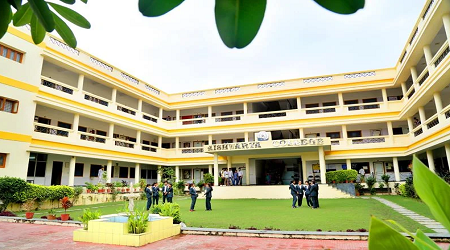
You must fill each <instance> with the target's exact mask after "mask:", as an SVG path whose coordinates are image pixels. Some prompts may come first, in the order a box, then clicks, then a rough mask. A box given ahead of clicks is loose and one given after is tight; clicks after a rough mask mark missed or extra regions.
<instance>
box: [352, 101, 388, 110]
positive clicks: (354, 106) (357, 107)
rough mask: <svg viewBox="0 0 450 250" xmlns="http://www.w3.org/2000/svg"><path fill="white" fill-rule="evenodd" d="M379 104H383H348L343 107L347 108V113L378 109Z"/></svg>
mask: <svg viewBox="0 0 450 250" xmlns="http://www.w3.org/2000/svg"><path fill="white" fill-rule="evenodd" d="M380 104H383V102H368V103H358V104H348V105H344V106H345V107H347V109H348V111H355V110H367V109H379V108H380Z"/></svg>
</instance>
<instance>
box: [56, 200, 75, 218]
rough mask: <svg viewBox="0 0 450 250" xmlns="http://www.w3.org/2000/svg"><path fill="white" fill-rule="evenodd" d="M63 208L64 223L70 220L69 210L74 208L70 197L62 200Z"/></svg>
mask: <svg viewBox="0 0 450 250" xmlns="http://www.w3.org/2000/svg"><path fill="white" fill-rule="evenodd" d="M59 201H60V202H61V206H62V207H63V208H64V213H63V214H61V220H62V221H68V220H69V214H68V213H67V209H68V208H70V207H72V205H73V204H72V202H71V201H70V200H69V197H67V196H65V197H64V198H62V199H61V200H59Z"/></svg>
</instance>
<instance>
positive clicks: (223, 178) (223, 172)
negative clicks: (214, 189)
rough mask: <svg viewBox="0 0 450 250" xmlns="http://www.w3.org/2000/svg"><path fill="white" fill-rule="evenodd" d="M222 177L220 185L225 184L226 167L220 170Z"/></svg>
mask: <svg viewBox="0 0 450 250" xmlns="http://www.w3.org/2000/svg"><path fill="white" fill-rule="evenodd" d="M220 177H221V178H222V179H221V180H220V185H222V186H223V185H225V169H224V168H222V171H220Z"/></svg>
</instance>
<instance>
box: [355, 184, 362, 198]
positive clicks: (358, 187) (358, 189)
mask: <svg viewBox="0 0 450 250" xmlns="http://www.w3.org/2000/svg"><path fill="white" fill-rule="evenodd" d="M362 189H363V185H361V183H355V190H356V191H358V193H359V194H360V195H362V194H363V193H362V192H361V191H362Z"/></svg>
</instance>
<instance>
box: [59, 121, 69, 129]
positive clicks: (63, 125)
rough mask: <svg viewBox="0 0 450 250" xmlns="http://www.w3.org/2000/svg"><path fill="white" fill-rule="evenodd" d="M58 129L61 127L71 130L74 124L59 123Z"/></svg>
mask: <svg viewBox="0 0 450 250" xmlns="http://www.w3.org/2000/svg"><path fill="white" fill-rule="evenodd" d="M58 127H60V128H67V129H71V128H72V124H70V123H65V122H58Z"/></svg>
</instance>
